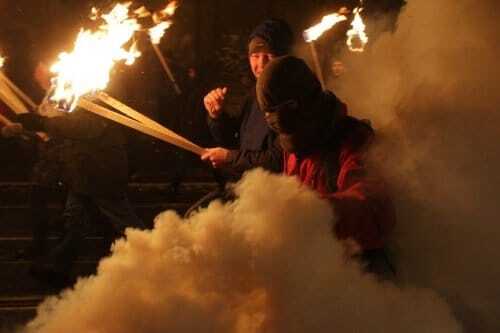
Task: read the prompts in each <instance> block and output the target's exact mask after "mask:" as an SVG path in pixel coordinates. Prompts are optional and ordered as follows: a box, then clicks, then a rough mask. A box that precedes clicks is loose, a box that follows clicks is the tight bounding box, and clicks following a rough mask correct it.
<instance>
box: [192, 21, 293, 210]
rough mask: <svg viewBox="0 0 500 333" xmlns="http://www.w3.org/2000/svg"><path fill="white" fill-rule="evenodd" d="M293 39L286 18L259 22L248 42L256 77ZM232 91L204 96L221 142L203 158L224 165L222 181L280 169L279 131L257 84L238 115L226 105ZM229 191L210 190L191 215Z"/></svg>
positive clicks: (215, 135) (210, 124)
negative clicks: (261, 105)
mask: <svg viewBox="0 0 500 333" xmlns="http://www.w3.org/2000/svg"><path fill="white" fill-rule="evenodd" d="M292 43H293V34H292V31H291V29H290V27H289V25H288V24H287V23H286V22H284V21H282V20H279V19H268V20H265V21H263V22H262V23H261V24H259V25H258V26H257V27H256V28H255V29H254V31H253V32H252V33H251V35H250V38H249V43H248V61H249V64H250V68H251V71H252V74H253V75H254V77H255V78H258V77H259V76H260V75H261V73H262V71H263V70H264V68H265V66H266V65H267V64H268V63H269V61H271V60H272V59H274V58H275V57H278V56H282V55H285V54H288V53H289V52H290V50H291V47H292ZM229 93H230V88H228V87H218V88H215V89H213V90H212V91H210V92H209V93H208V94H207V95H206V96H205V97H204V99H203V104H204V108H205V110H204V112H206V114H207V124H208V127H209V130H210V133H211V135H212V137H213V139H214V141H215V142H216V144H218V145H219V146H218V147H214V148H208V149H206V151H205V153H204V154H203V155H202V156H201V158H202V160H203V161H208V162H209V163H210V164H211V165H212V166H213V167H214V168H216V169H222V171H223V172H224V177H225V179H223V180H222V181H220V182H221V183H222V185H223V184H224V183H225V181H226V180H230V181H235V180H238V179H239V178H240V177H241V175H242V174H243V172H245V171H247V170H250V169H253V168H256V167H263V168H265V169H266V170H269V171H272V172H280V171H281V168H282V151H281V148H280V146H279V144H278V142H277V140H276V134H275V133H273V132H272V131H271V130H270V128H269V127H268V126H267V124H266V121H265V119H264V114H263V112H262V111H261V110H260V109H259V106H258V104H257V100H256V97H255V87H253V88H252V90H251V91H250V92H249V94H248V97H247V98H246V100H245V102H244V103H243V105H242V107H241V112H240V114H239V116H238V117H236V118H232V117H230V116H229V115H228V114H227V112H225V109H224V106H225V100H226V96H227V94H229ZM226 194H227V193H226V192H225V190H224V189H223V186H221V189H219V190H217V191H215V192H212V193H209V194H208V195H207V196H206V197H204V198H202V199H201V200H200V201H198V202H197V203H196V204H195V205H193V206H192V207H191V208H190V209H189V210H188V213H187V215H189V214H190V213H191V212H192V211H194V210H195V209H196V208H198V207H200V206H203V205H205V204H206V203H208V202H209V201H211V200H213V199H215V198H217V197H224V196H225V195H226Z"/></svg>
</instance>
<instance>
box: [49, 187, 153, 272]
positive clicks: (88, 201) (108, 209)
mask: <svg viewBox="0 0 500 333" xmlns="http://www.w3.org/2000/svg"><path fill="white" fill-rule="evenodd" d="M95 212H98V213H100V214H102V215H103V216H104V217H105V218H106V220H107V221H109V223H110V224H111V227H112V229H113V231H114V232H115V234H117V235H120V236H121V235H123V233H124V231H125V228H127V227H132V228H140V229H143V228H144V224H143V222H142V221H141V220H140V219H139V218H138V217H137V215H136V214H135V212H134V209H133V208H132V206H131V204H130V202H129V201H128V199H127V197H126V196H123V197H121V198H113V199H110V198H96V197H91V196H88V195H84V194H79V193H74V192H70V193H69V194H68V198H67V200H66V205H65V208H64V214H63V215H64V220H65V224H66V225H65V227H66V232H65V234H64V236H63V238H62V240H61V242H60V243H59V244H58V245H57V246H56V247H55V248H54V249H53V250H52V251H50V253H49V260H50V261H51V262H52V263H53V264H54V267H55V270H56V271H60V272H67V271H68V270H69V269H70V268H71V266H72V264H73V262H74V260H75V259H76V257H77V255H78V253H79V251H80V249H81V247H82V243H83V241H84V239H85V236H86V235H87V234H88V231H89V230H90V229H91V226H92V222H93V221H92V220H93V219H95V217H96V214H95Z"/></svg>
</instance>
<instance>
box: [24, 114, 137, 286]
mask: <svg viewBox="0 0 500 333" xmlns="http://www.w3.org/2000/svg"><path fill="white" fill-rule="evenodd" d="M19 121H20V122H21V123H22V124H23V126H24V127H25V128H26V129H28V130H32V131H44V132H47V133H48V134H49V135H50V136H51V137H53V138H59V139H63V140H64V144H62V145H60V147H59V148H58V149H59V151H58V155H59V157H60V161H61V164H62V166H61V173H62V174H61V177H62V180H63V182H64V183H65V185H66V187H67V188H68V198H67V201H66V205H65V209H64V218H65V224H66V233H65V235H64V238H63V239H62V241H61V242H60V244H59V245H58V246H57V247H56V248H54V249H53V250H52V251H51V252H50V253H49V256H48V257H47V258H45V259H46V260H44V261H42V262H41V263H39V265H37V266H35V267H34V269H35V272H36V273H39V274H40V275H44V276H46V277H48V278H50V279H54V278H55V279H59V278H65V277H67V275H68V271H69V269H70V268H71V265H72V263H73V261H74V259H75V258H76V256H77V254H78V251H79V248H80V247H81V243H82V241H83V239H84V236H85V234H86V232H87V231H88V228H89V226H90V224H91V222H92V219H93V218H94V217H95V215H93V214H92V212H93V211H96V210H97V211H98V212H99V213H101V214H102V215H103V216H105V217H106V218H107V220H108V221H109V222H111V224H112V226H113V228H114V230H115V232H116V233H117V234H119V235H121V234H123V232H124V230H125V228H126V227H135V228H142V227H143V223H142V221H141V220H140V219H139V218H138V217H137V216H136V215H135V213H134V211H133V209H132V207H131V205H130V203H129V201H128V199H127V196H126V190H127V182H128V168H127V156H126V151H125V148H124V139H123V136H122V135H121V132H120V131H119V128H118V127H117V126H116V125H115V124H113V123H111V122H110V121H108V120H106V119H104V118H101V117H99V116H96V115H94V114H92V113H90V112H86V111H84V110H81V109H76V110H75V111H73V112H72V113H69V114H65V115H62V116H59V117H51V118H48V117H43V116H40V115H38V114H33V113H30V114H24V115H20V116H19Z"/></svg>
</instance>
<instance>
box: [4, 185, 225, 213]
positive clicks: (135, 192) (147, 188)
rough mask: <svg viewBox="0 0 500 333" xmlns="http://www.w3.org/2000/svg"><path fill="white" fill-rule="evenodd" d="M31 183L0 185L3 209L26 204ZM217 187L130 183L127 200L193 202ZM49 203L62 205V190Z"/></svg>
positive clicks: (136, 202) (54, 193)
mask: <svg viewBox="0 0 500 333" xmlns="http://www.w3.org/2000/svg"><path fill="white" fill-rule="evenodd" d="M31 187H32V183H30V182H9V183H6V182H3V183H0V205H1V206H4V207H8V206H16V205H20V204H24V203H28V202H29V199H30V193H31ZM216 187H217V184H216V183H215V182H186V183H181V184H179V185H178V186H175V185H174V184H172V183H130V184H129V186H128V193H127V194H128V198H129V200H130V201H131V202H132V203H135V204H138V203H148V204H152V203H168V202H194V201H196V200H198V199H199V198H201V197H202V196H203V195H205V194H206V193H208V192H210V191H212V190H213V189H215V188H216ZM47 196H48V197H47V201H48V202H50V203H58V204H63V203H64V199H65V194H64V191H63V189H62V188H60V189H54V190H52V191H50V192H49V193H48V195H47Z"/></svg>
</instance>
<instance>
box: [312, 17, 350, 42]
mask: <svg viewBox="0 0 500 333" xmlns="http://www.w3.org/2000/svg"><path fill="white" fill-rule="evenodd" d="M345 20H347V17H345V15H341V14H338V13H333V14H330V15H327V16H324V17H323V18H322V19H321V22H320V23H318V24H316V25H315V26H312V27H310V28H309V29H307V30H305V31H304V34H303V36H304V39H305V40H306V42H308V43H309V42H312V41H315V40H316V39H318V38H319V37H321V35H322V34H323V33H324V32H325V31H327V30H330V29H331V28H333V26H334V25H336V24H337V23H339V22H342V21H345Z"/></svg>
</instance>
